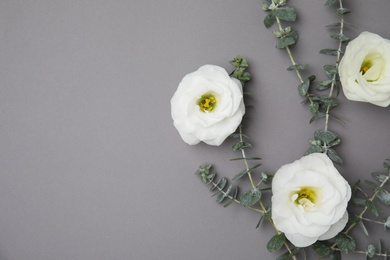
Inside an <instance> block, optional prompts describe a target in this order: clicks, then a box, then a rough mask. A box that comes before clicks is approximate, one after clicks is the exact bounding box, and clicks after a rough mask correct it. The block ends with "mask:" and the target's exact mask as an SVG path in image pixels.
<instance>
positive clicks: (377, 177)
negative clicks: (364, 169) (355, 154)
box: [371, 172, 389, 183]
mask: <svg viewBox="0 0 390 260" xmlns="http://www.w3.org/2000/svg"><path fill="white" fill-rule="evenodd" d="M371 176H372V177H373V178H374V179H375V180H377V181H379V182H380V183H382V182H385V181H388V180H389V176H386V175H383V174H381V173H377V172H373V173H371Z"/></svg>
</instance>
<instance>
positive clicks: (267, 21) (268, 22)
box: [264, 13, 276, 29]
mask: <svg viewBox="0 0 390 260" xmlns="http://www.w3.org/2000/svg"><path fill="white" fill-rule="evenodd" d="M274 23H276V17H275V15H274V14H273V13H269V14H268V15H267V16H266V17H265V18H264V25H265V28H267V29H268V28H270V27H271V26H272V25H274Z"/></svg>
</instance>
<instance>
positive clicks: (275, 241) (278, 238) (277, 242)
mask: <svg viewBox="0 0 390 260" xmlns="http://www.w3.org/2000/svg"><path fill="white" fill-rule="evenodd" d="M285 241H286V237H285V236H284V234H283V233H280V234H277V235H275V236H273V237H272V238H271V239H270V241H268V243H267V249H268V251H269V252H271V253H274V252H276V251H278V250H279V249H280V248H282V246H283V244H284V242H285Z"/></svg>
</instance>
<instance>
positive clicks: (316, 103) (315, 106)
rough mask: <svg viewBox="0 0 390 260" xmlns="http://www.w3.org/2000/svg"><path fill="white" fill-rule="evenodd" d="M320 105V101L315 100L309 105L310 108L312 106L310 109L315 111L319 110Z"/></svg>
mask: <svg viewBox="0 0 390 260" xmlns="http://www.w3.org/2000/svg"><path fill="white" fill-rule="evenodd" d="M319 107H320V105H319V104H318V102H313V103H312V104H310V105H309V108H310V111H311V112H313V113H315V112H317V111H318V109H319Z"/></svg>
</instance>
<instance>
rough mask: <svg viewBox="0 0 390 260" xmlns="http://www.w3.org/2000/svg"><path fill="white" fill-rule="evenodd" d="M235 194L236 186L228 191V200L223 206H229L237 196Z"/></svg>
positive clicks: (236, 192) (236, 191)
mask: <svg viewBox="0 0 390 260" xmlns="http://www.w3.org/2000/svg"><path fill="white" fill-rule="evenodd" d="M237 194H238V187H234V190H232V191H230V192H229V196H230V197H229V201H228V202H226V203H225V204H224V205H223V207H224V208H226V207H227V206H229V205H230V204H232V202H233V201H234V200H235V199H236V198H237Z"/></svg>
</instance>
